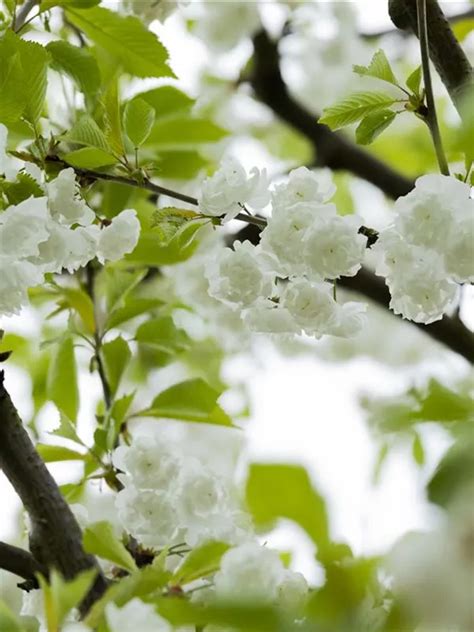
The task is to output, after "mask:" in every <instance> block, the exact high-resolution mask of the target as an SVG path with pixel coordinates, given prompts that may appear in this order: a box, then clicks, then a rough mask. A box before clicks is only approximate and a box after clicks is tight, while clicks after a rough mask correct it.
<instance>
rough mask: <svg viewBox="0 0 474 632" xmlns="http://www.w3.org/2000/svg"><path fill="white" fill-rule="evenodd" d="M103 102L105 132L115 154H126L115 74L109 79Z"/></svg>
mask: <svg viewBox="0 0 474 632" xmlns="http://www.w3.org/2000/svg"><path fill="white" fill-rule="evenodd" d="M102 104H103V106H104V133H105V137H106V139H107V142H108V144H109V146H110V147H111V149H112V152H113V154H114V155H115V156H124V155H125V145H124V141H123V132H122V117H121V115H120V105H119V91H118V77H117V76H114V77H113V78H112V79H111V80H110V81H109V84H108V86H107V90H106V91H105V94H104V96H103V99H102Z"/></svg>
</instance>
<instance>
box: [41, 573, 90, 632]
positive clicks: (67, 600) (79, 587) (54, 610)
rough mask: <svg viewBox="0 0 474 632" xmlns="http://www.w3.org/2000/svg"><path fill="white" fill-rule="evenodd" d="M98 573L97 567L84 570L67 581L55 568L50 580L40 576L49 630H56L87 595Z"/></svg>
mask: <svg viewBox="0 0 474 632" xmlns="http://www.w3.org/2000/svg"><path fill="white" fill-rule="evenodd" d="M96 575H97V571H96V570H95V569H92V570H88V571H84V572H82V573H80V574H79V575H77V576H76V577H75V578H74V579H73V580H72V581H65V580H64V579H63V578H62V577H61V575H59V573H58V572H57V571H55V570H53V571H52V572H51V575H50V577H49V580H48V582H47V581H46V580H45V579H44V578H43V577H40V578H39V581H40V587H41V589H42V591H43V599H44V612H45V618H46V623H47V627H48V632H56V631H57V630H59V629H60V626H61V624H62V623H63V621H64V620H65V618H66V616H67V615H68V614H69V612H71V610H72V609H73V608H75V607H76V606H78V605H79V604H80V602H81V601H82V600H83V599H84V597H85V596H86V595H87V593H88V591H89V589H90V588H91V586H92V583H93V581H94V579H95V577H96Z"/></svg>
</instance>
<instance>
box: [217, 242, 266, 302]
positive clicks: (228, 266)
mask: <svg viewBox="0 0 474 632" xmlns="http://www.w3.org/2000/svg"><path fill="white" fill-rule="evenodd" d="M206 276H207V279H208V280H209V294H210V296H212V297H214V298H216V299H218V300H220V301H223V302H224V303H227V304H228V305H230V306H232V307H236V306H239V307H248V306H250V305H251V304H252V303H254V302H255V301H256V300H257V299H258V298H259V297H261V296H263V297H267V296H271V294H272V289H273V276H272V274H271V273H269V272H268V271H266V270H265V266H264V263H263V261H262V258H261V257H260V249H259V248H258V247H256V246H253V245H252V244H251V243H250V242H249V241H245V242H243V243H236V244H235V246H234V250H232V249H230V248H223V249H222V250H221V251H220V252H219V253H218V254H216V256H215V257H214V258H213V259H212V260H211V261H210V262H209V264H208V266H207V268H206Z"/></svg>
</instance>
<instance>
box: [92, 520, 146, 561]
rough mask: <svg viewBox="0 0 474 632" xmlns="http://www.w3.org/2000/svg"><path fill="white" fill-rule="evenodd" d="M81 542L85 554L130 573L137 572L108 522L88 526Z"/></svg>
mask: <svg viewBox="0 0 474 632" xmlns="http://www.w3.org/2000/svg"><path fill="white" fill-rule="evenodd" d="M82 542H83V545H84V549H85V550H86V551H87V553H91V554H92V555H97V556H98V557H101V558H102V559H104V560H108V561H109V562H113V564H116V565H117V566H119V567H120V568H124V569H125V570H127V571H130V572H132V573H133V571H136V570H137V565H136V564H135V560H134V559H133V557H132V556H131V555H130V553H129V551H127V549H126V548H125V546H124V545H123V544H122V542H121V541H120V540H119V539H118V538H117V536H116V535H115V533H114V529H113V527H112V525H111V524H110V522H106V521H102V522H95V523H94V524H91V525H89V526H88V527H87V528H86V529H85V531H84V535H83V538H82Z"/></svg>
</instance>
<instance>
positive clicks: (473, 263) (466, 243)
mask: <svg viewBox="0 0 474 632" xmlns="http://www.w3.org/2000/svg"><path fill="white" fill-rule="evenodd" d="M445 264H446V269H447V271H448V274H449V275H451V277H452V278H453V280H454V281H457V282H458V283H474V209H472V211H471V213H470V214H469V215H466V217H464V218H461V219H460V220H459V221H455V222H453V226H452V236H451V239H450V240H449V244H448V247H447V249H446V255H445Z"/></svg>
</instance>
